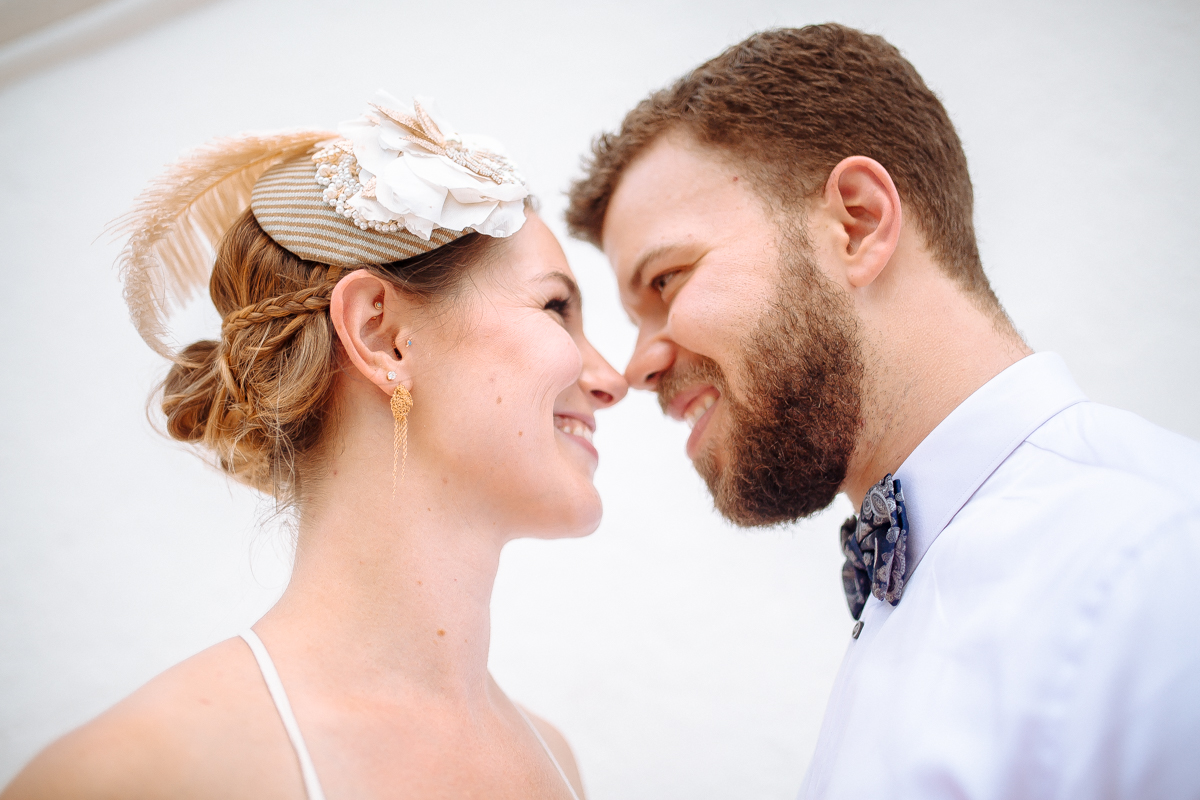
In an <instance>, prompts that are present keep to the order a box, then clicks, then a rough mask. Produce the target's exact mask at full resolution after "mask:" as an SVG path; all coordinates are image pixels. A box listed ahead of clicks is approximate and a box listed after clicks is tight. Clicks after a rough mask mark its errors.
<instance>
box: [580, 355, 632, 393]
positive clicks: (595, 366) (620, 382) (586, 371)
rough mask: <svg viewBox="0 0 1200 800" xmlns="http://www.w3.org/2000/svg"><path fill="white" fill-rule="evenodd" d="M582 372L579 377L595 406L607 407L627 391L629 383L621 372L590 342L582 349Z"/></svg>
mask: <svg viewBox="0 0 1200 800" xmlns="http://www.w3.org/2000/svg"><path fill="white" fill-rule="evenodd" d="M583 357H584V362H583V374H582V375H581V376H580V378H579V382H580V384H581V385H582V386H583V390H584V391H585V392H586V393H587V395H588V397H589V398H590V399H591V401H592V405H593V406H594V407H595V408H598V409H599V408H608V407H609V406H611V405H616V404H617V403H619V402H621V399H622V398H624V397H625V395H626V394H627V393H628V392H629V384H628V383H626V382H625V378H624V377H623V376H622V375H621V373H619V372H617V371H616V370H615V369H613V367H612V365H611V364H609V363H608V362H607V361H605V360H604V356H602V355H600V353H599V352H597V351H596V349H595V348H594V347H592V346H591V344H590V343H589V344H587V345H586V346H585V349H584V354H583Z"/></svg>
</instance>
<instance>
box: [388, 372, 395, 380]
mask: <svg viewBox="0 0 1200 800" xmlns="http://www.w3.org/2000/svg"><path fill="white" fill-rule="evenodd" d="M388 380H389V381H394V380H396V373H394V372H389V373H388Z"/></svg>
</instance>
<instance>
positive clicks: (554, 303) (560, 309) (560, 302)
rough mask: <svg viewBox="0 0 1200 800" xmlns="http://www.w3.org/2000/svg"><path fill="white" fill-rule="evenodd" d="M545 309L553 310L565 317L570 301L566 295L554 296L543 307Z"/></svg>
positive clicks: (569, 307)
mask: <svg viewBox="0 0 1200 800" xmlns="http://www.w3.org/2000/svg"><path fill="white" fill-rule="evenodd" d="M543 308H545V310H546V311H553V312H554V313H556V314H558V315H559V316H560V317H564V318H565V317H566V316H567V312H569V311H570V310H571V301H570V300H569V299H567V298H566V297H556V298H554V299H553V300H551V301H550V302H548V303H546V305H545V306H544V307H543Z"/></svg>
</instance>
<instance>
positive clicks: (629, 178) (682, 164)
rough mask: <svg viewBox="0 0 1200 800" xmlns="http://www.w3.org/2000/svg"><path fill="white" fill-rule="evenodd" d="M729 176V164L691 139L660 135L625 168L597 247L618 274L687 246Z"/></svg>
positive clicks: (623, 275) (626, 274)
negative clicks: (599, 245)
mask: <svg viewBox="0 0 1200 800" xmlns="http://www.w3.org/2000/svg"><path fill="white" fill-rule="evenodd" d="M731 177H732V179H734V180H736V179H737V177H736V176H735V175H732V171H731V170H730V168H729V166H728V165H727V164H725V163H724V162H723V161H722V160H720V159H718V158H716V157H715V156H713V155H711V154H710V153H709V152H706V150H705V149H702V148H701V146H700V145H697V144H695V143H693V142H692V141H690V140H689V139H686V138H683V137H680V136H664V137H661V138H660V139H659V140H657V141H656V142H655V143H654V144H652V145H651V146H650V147H649V148H647V150H646V152H645V153H643V154H642V155H640V156H639V157H638V158H637V159H635V160H634V161H633V162H632V163H631V164H630V166H629V167H628V168H627V169H626V170H625V174H624V175H623V176H622V178H621V180H620V182H618V184H617V187H616V189H615V191H614V192H613V195H612V198H611V200H610V201H609V204H608V209H607V213H606V214H605V219H604V227H603V229H602V236H601V247H602V249H603V250H604V252H605V254H606V255H607V256H608V257H609V260H610V262H611V263H612V266H613V269H614V270H616V272H617V275H618V277H619V278H622V279H629V278H632V277H633V276H634V274H635V271H636V270H637V268H638V267H639V266H641V265H643V264H644V263H645V262H647V261H649V260H652V259H654V258H657V257H662V256H663V255H664V254H665V253H666V252H667V251H670V250H671V249H677V248H680V247H684V246H686V245H687V243H688V241H689V239H691V238H693V237H694V236H695V235H696V233H697V229H702V228H703V226H704V224H705V223H704V218H705V217H707V216H710V215H712V214H713V213H719V208H714V201H718V200H719V194H720V190H721V188H722V186H723V185H724V184H726V183H727V182H729V181H730V180H731ZM717 205H719V203H718V204H717Z"/></svg>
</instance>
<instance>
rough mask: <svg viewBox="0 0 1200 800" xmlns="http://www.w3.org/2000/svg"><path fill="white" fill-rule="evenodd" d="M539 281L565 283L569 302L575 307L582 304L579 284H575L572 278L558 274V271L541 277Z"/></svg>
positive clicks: (562, 273)
mask: <svg viewBox="0 0 1200 800" xmlns="http://www.w3.org/2000/svg"><path fill="white" fill-rule="evenodd" d="M540 280H543V281H551V280H557V281H562V282H563V283H565V284H566V285H567V294H569V295H571V302H572V303H574V304H575V305H580V304H581V303H582V302H583V296H582V295H581V294H580V293H579V284H577V283H576V282H575V279H574V278H572V277H571V276H570V275H568V274H567V273H565V272H560V271H559V270H554V271H553V272H547V273H546V274H545V275H542V276H541V278H540Z"/></svg>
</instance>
